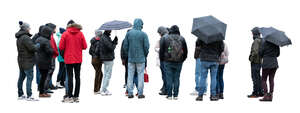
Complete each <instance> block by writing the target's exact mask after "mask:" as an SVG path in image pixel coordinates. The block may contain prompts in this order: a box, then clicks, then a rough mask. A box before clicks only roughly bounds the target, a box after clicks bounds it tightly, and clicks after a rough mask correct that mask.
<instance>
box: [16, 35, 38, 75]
mask: <svg viewBox="0 0 300 113" xmlns="http://www.w3.org/2000/svg"><path fill="white" fill-rule="evenodd" d="M31 36H32V35H31V34H29V32H27V31H24V30H20V31H18V32H17V33H16V34H15V37H16V38H17V50H18V64H19V68H20V69H22V70H28V69H32V68H33V65H34V52H36V51H37V48H36V47H35V45H34V43H33V42H32V40H31V39H30V37H31Z"/></svg>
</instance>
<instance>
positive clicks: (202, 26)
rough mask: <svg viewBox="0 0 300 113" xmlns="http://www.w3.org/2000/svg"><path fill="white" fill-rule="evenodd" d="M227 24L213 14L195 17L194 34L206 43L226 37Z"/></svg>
mask: <svg viewBox="0 0 300 113" xmlns="http://www.w3.org/2000/svg"><path fill="white" fill-rule="evenodd" d="M226 27H227V25H226V24H225V23H223V22H222V21H220V20H218V19H217V18H215V17H213V16H205V17H200V18H194V20H193V27H192V34H194V35H195V36H197V37H198V38H199V39H200V40H202V41H203V42H205V43H206V44H208V43H212V42H215V41H221V40H224V39H225V33H226Z"/></svg>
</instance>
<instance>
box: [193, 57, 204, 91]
mask: <svg viewBox="0 0 300 113" xmlns="http://www.w3.org/2000/svg"><path fill="white" fill-rule="evenodd" d="M200 64H201V62H200V58H197V59H196V69H195V70H196V71H195V83H196V87H195V90H196V91H197V92H199V91H200ZM205 82H206V83H205V84H206V87H205V89H204V93H206V91H207V81H205Z"/></svg>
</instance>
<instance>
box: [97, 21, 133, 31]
mask: <svg viewBox="0 0 300 113" xmlns="http://www.w3.org/2000/svg"><path fill="white" fill-rule="evenodd" d="M130 27H132V24H131V23H129V22H127V21H118V20H114V21H110V22H106V23H104V24H102V25H101V27H100V28H99V30H121V29H125V28H130Z"/></svg>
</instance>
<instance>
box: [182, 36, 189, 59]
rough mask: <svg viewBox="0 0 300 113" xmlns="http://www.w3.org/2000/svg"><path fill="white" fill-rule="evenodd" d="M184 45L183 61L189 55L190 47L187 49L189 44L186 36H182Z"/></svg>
mask: <svg viewBox="0 0 300 113" xmlns="http://www.w3.org/2000/svg"><path fill="white" fill-rule="evenodd" d="M182 45H183V48H182V49H183V61H185V60H186V58H187V55H188V49H187V44H186V41H185V39H184V38H182Z"/></svg>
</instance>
